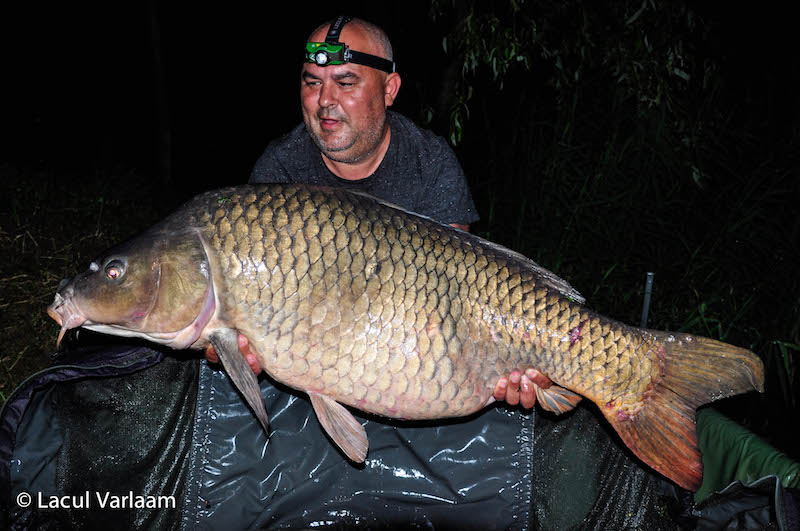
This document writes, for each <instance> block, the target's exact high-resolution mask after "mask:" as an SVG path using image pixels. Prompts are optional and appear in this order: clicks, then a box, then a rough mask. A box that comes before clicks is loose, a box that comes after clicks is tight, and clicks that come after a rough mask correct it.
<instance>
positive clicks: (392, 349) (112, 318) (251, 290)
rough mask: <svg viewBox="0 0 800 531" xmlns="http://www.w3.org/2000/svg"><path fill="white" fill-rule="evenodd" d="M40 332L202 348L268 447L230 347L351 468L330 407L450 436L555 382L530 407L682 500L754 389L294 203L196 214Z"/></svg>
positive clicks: (410, 236) (676, 338) (519, 264)
mask: <svg viewBox="0 0 800 531" xmlns="http://www.w3.org/2000/svg"><path fill="white" fill-rule="evenodd" d="M48 312H49V314H50V315H51V316H52V317H53V318H54V319H55V320H56V321H58V323H59V324H60V325H61V332H60V334H59V342H60V341H61V338H62V337H63V334H64V332H65V331H66V330H68V329H70V328H75V327H78V326H83V327H85V328H88V329H91V330H96V331H99V332H103V333H108V334H114V335H121V336H138V337H144V338H147V339H149V340H151V341H154V342H157V343H161V344H165V345H169V346H171V347H173V348H176V349H183V348H187V347H188V348H198V349H202V348H205V347H207V346H208V345H209V343H211V344H213V345H214V347H215V349H216V350H217V352H218V354H219V356H220V358H221V360H222V362H223V365H224V367H225V369H226V370H227V372H228V373H229V375H230V376H231V378H232V379H233V381H234V383H235V384H236V385H237V387H238V388H239V390H240V391H241V392H242V394H243V396H244V398H245V399H246V400H247V402H248V404H249V405H250V407H251V408H252V409H253V411H254V413H255V414H256V416H257V418H258V419H259V421H260V422H261V423H262V424H263V426H264V428H265V429H266V430H267V432H268V433H269V430H268V420H267V414H266V411H265V410H264V404H263V400H262V399H261V395H260V392H259V388H258V383H257V381H256V378H255V376H254V375H253V373H252V371H251V370H250V368H249V367H248V365H247V363H246V362H245V361H244V358H243V357H242V355H241V354H240V353H239V349H238V345H237V335H238V334H243V335H244V336H246V337H247V338H248V339H249V341H250V345H251V347H252V348H253V349H254V350H255V351H256V352H257V355H258V358H259V363H260V364H261V366H262V367H263V368H264V370H265V371H266V372H267V373H268V374H269V375H270V376H271V377H272V378H274V379H275V380H277V381H280V382H283V383H284V384H287V385H289V386H291V387H293V388H295V389H298V390H300V391H303V392H305V393H308V395H309V397H310V398H311V403H312V405H313V407H314V410H315V412H316V414H317V417H318V419H319V420H320V423H321V424H322V426H323V427H324V429H325V430H326V432H327V433H328V434H329V435H330V437H331V439H332V440H333V441H334V442H335V443H336V444H337V445H338V446H339V447H340V449H341V450H342V451H343V452H344V453H345V455H347V456H348V457H349V458H350V459H352V460H353V461H363V460H364V459H365V457H366V454H367V448H368V442H367V437H366V433H365V430H364V428H363V426H361V424H360V423H359V422H358V421H357V420H356V419H355V418H354V417H353V415H352V414H351V413H350V412H349V411H348V410H347V408H346V407H344V406H343V405H342V404H344V405H346V406H350V407H354V408H358V409H361V410H364V411H368V412H371V413H376V414H379V415H384V416H387V417H394V418H401V419H437V418H445V417H458V416H464V415H469V414H470V413H473V412H475V411H478V410H480V409H481V408H483V407H484V406H486V405H487V404H489V403H491V402H492V400H493V398H492V393H493V389H494V386H495V384H496V382H497V380H498V379H499V378H500V377H501V376H504V375H507V374H509V373H510V372H511V371H512V370H514V369H519V370H522V371H524V370H525V369H527V368H528V367H533V368H535V369H538V370H539V371H540V372H541V373H543V374H545V375H546V376H547V377H549V378H550V379H551V380H552V381H553V382H554V385H553V386H552V387H550V388H549V389H546V390H545V389H541V388H538V387H537V389H536V393H537V397H538V402H539V403H540V404H541V406H542V407H544V408H545V409H548V410H550V411H554V412H564V411H567V410H569V409H571V408H573V407H574V406H575V404H576V403H577V402H578V401H579V400H580V399H581V397H585V398H588V399H589V400H591V401H592V402H594V403H595V404H597V406H598V407H599V409H600V411H602V413H603V415H604V416H605V417H606V419H607V420H608V421H609V422H610V423H611V425H612V426H613V427H614V428H615V429H616V431H617V432H618V433H619V435H620V436H621V438H622V440H623V441H624V442H625V444H626V445H627V446H628V447H629V448H630V449H631V450H632V451H633V452H634V453H635V454H636V455H637V456H638V457H639V458H641V459H642V460H643V461H644V462H645V463H647V464H648V465H650V466H651V467H652V468H654V469H655V470H657V471H659V472H660V473H662V474H664V475H665V476H667V477H669V478H670V479H672V480H673V481H675V483H677V484H678V485H680V486H682V487H684V488H687V489H690V490H697V488H699V486H700V483H701V481H702V464H701V460H700V453H699V450H698V446H697V437H696V434H695V409H696V408H697V407H698V406H699V405H701V404H704V403H706V402H709V401H712V400H716V399H719V398H723V397H727V396H730V395H733V394H737V393H742V392H746V391H750V390H753V389H757V390H762V389H763V380H764V371H763V365H762V363H761V361H760V360H759V358H758V357H756V356H755V355H754V354H753V353H751V352H750V351H748V350H745V349H742V348H738V347H735V346H732V345H728V344H725V343H721V342H718V341H714V340H711V339H707V338H703V337H698V336H691V335H687V334H679V333H667V332H659V331H653V330H644V329H640V328H635V327H631V326H627V325H625V324H622V323H619V322H616V321H614V320H612V319H609V318H606V317H603V316H601V315H598V314H597V313H594V312H592V311H591V310H589V309H587V308H586V307H585V306H583V298H582V297H581V296H580V294H579V293H578V292H577V291H575V290H574V289H573V288H572V287H571V286H570V285H569V284H568V283H567V282H565V281H564V280H562V279H560V278H558V277H557V276H556V275H554V274H553V273H551V272H550V271H548V270H546V269H544V268H543V267H541V266H539V265H537V264H536V263H534V262H533V261H531V260H529V259H528V258H525V257H524V256H522V255H520V254H518V253H515V252H513V251H510V250H508V249H506V248H504V247H501V246H499V245H496V244H494V243H491V242H488V241H486V240H484V239H481V238H479V237H477V236H475V235H472V234H469V233H465V232H461V231H459V230H456V229H453V228H451V227H449V226H447V225H443V224H440V223H437V222H435V221H433V220H431V219H428V218H424V217H420V216H417V215H415V214H412V213H409V212H406V211H404V210H402V209H400V208H397V207H394V206H392V205H388V204H386V203H384V202H382V201H380V200H377V199H375V198H372V197H369V196H365V195H361V194H356V193H352V192H347V191H345V190H338V189H326V188H318V187H309V186H301V185H254V186H250V185H247V186H238V187H233V188H227V189H223V190H218V191H215V192H209V193H205V194H202V195H200V196H197V197H196V198H194V199H193V200H191V201H189V202H188V203H186V204H185V205H184V206H183V207H181V208H180V209H179V210H178V211H176V212H175V213H174V214H172V215H171V216H169V217H168V218H166V219H165V220H163V221H162V222H160V223H158V224H157V225H155V226H154V227H152V228H151V229H149V230H148V231H147V232H145V233H144V234H142V235H141V236H139V237H137V238H135V239H133V240H131V241H129V242H127V243H125V244H122V245H120V246H118V247H116V248H114V249H111V250H110V251H109V252H108V253H107V254H106V255H105V256H103V257H102V258H100V259H98V260H96V261H94V262H92V263H91V264H90V265H89V268H88V270H87V271H85V272H83V273H81V274H79V275H77V276H76V277H75V278H73V279H72V280H71V281H69V282H65V283H63V285H62V286H61V287H60V288H59V290H58V292H57V294H56V296H55V301H54V302H53V304H52V305H51V306H50V307H49V308H48Z"/></svg>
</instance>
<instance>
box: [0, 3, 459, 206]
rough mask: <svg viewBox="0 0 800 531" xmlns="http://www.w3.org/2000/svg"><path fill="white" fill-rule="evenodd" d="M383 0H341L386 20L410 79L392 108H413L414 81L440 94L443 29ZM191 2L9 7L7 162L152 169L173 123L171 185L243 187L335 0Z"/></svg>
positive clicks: (418, 6) (289, 122)
mask: <svg viewBox="0 0 800 531" xmlns="http://www.w3.org/2000/svg"><path fill="white" fill-rule="evenodd" d="M254 4H255V3H254ZM263 4H266V3H263ZM382 4H383V3H380V2H361V3H355V4H347V5H348V6H350V7H351V9H350V10H349V11H348V13H357V14H360V15H361V16H363V17H365V18H368V19H370V20H375V21H378V22H379V23H381V24H384V25H386V28H387V31H388V32H389V33H390V35H391V36H392V37H393V38H394V41H395V44H394V45H395V48H396V50H397V61H398V63H399V64H400V65H401V72H402V74H403V81H404V85H403V88H402V89H401V97H400V99H399V101H398V102H397V109H398V110H400V111H402V112H406V113H408V114H412V115H413V114H416V112H417V108H418V107H419V101H418V94H417V89H415V87H414V85H415V84H419V83H423V82H424V83H425V84H430V85H432V86H431V90H435V85H436V76H435V65H434V62H435V61H436V60H437V59H439V58H440V56H443V52H442V48H441V43H440V40H441V36H440V35H437V33H436V32H435V31H431V28H432V23H431V22H430V21H429V19H428V7H427V5H426V4H425V3H423V2H409V3H402V4H400V3H386V5H385V6H383V5H382ZM187 6H188V4H185V5H183V4H182V5H180V6H178V5H171V4H169V3H160V2H150V3H149V4H148V3H146V2H140V3H136V4H129V5H127V6H124V5H114V4H106V3H99V2H88V3H85V4H81V5H77V6H64V5H62V6H53V7H48V8H47V9H42V7H41V6H34V5H31V6H15V7H13V8H11V9H9V8H7V7H6V8H3V11H5V13H6V14H5V15H4V16H3V17H2V18H3V19H4V20H3V23H2V24H3V33H4V34H5V40H6V44H5V45H4V49H5V52H4V56H5V60H4V62H5V65H4V70H5V72H6V75H5V76H4V77H5V81H4V82H3V85H5V89H6V90H9V92H7V95H6V102H7V103H8V105H5V106H4V107H5V110H4V117H3V122H4V126H3V139H2V140H3V141H2V160H4V161H9V162H15V163H25V164H36V165H40V166H43V167H48V168H58V169H68V170H78V171H84V172H85V171H86V170H87V169H88V168H92V169H97V170H99V171H108V170H109V169H112V168H114V167H115V166H117V167H128V168H135V169H136V170H137V171H138V172H140V173H142V174H150V175H151V176H158V174H159V172H161V171H162V169H163V168H162V167H161V166H160V162H161V161H160V157H161V152H160V149H162V146H161V145H159V141H160V138H159V131H160V127H162V126H163V125H165V123H164V122H163V120H164V119H167V120H168V122H167V124H168V126H169V129H170V132H171V136H172V142H173V143H172V152H171V159H172V176H173V178H174V180H175V183H176V184H179V185H186V186H192V187H193V189H194V190H193V191H194V192H197V191H199V190H200V189H202V188H205V187H208V186H211V185H219V184H223V183H241V182H245V181H246V180H247V177H248V176H249V172H250V169H251V168H252V166H253V164H254V163H255V160H256V159H257V158H258V156H259V155H260V154H261V152H262V151H263V149H264V147H266V144H267V143H268V142H269V140H271V139H273V138H275V137H277V136H279V135H281V134H284V133H286V132H288V131H289V130H290V129H291V128H292V127H293V126H294V125H296V124H298V123H299V122H300V121H301V120H302V117H301V115H300V110H299V93H298V87H299V72H300V63H299V58H300V56H301V54H302V52H303V50H304V45H305V41H306V37H307V36H308V34H309V33H310V31H311V30H313V28H314V27H316V25H317V24H319V23H320V22H322V21H324V20H326V19H327V18H330V17H333V16H336V14H337V13H338V12H339V10H340V9H342V8H341V7H340V6H341V4H333V3H331V4H328V5H326V6H323V5H320V4H319V3H314V2H311V3H305V2H297V3H284V4H283V5H281V7H280V11H281V13H282V15H280V16H279V15H278V14H277V13H276V10H275V9H273V8H270V7H267V6H266V5H260V6H253V5H248V6H246V7H245V6H238V7H237V6H231V5H226V6H225V7H222V6H220V5H216V6H215V5H213V4H206V5H204V6H202V7H198V6H195V7H187ZM330 6H334V7H330ZM369 6H372V7H369ZM9 11H10V13H9ZM154 31H155V32H156V33H154ZM154 36H155V37H156V39H157V40H155V39H154ZM155 47H157V48H158V50H157V51H156V49H154V48H155ZM158 60H160V61H161V65H162V66H161V68H160V69H159V68H158V66H157V65H158V63H157V61H158ZM431 71H432V72H434V76H433V78H431V77H429V75H428V74H429V73H430V72H431ZM162 75H163V78H161V77H159V76H162ZM162 79H163V84H162ZM162 91H163V92H162ZM163 105H166V107H162V106H163ZM159 120H162V121H161V122H160V121H159ZM87 167H88V168H87ZM87 177H88V176H87Z"/></svg>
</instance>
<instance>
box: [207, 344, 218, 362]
mask: <svg viewBox="0 0 800 531" xmlns="http://www.w3.org/2000/svg"><path fill="white" fill-rule="evenodd" d="M206 359H207V360H208V361H209V362H211V363H219V356H217V351H216V350H214V345H208V348H207V349H206Z"/></svg>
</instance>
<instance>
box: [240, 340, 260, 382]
mask: <svg viewBox="0 0 800 531" xmlns="http://www.w3.org/2000/svg"><path fill="white" fill-rule="evenodd" d="M238 343H239V350H240V351H241V353H242V356H244V359H246V360H247V364H248V365H250V370H252V371H253V372H254V373H255V374H256V375H258V374H260V373H261V365H260V364H259V363H258V358H257V357H256V354H255V352H253V349H252V347H250V341H248V339H247V337H245V336H243V335H242V334H239V338H238Z"/></svg>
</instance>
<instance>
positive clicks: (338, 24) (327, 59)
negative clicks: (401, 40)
mask: <svg viewBox="0 0 800 531" xmlns="http://www.w3.org/2000/svg"><path fill="white" fill-rule="evenodd" d="M349 20H350V17H346V16H344V15H340V16H339V17H337V18H336V20H335V21H334V22H333V24H331V27H330V29H329V30H328V34H327V35H326V36H325V42H308V43H306V53H305V61H306V63H314V64H316V65H317V66H328V65H341V64H344V63H354V64H357V65H364V66H369V67H371V68H376V69H378V70H382V71H384V72H386V73H389V74H391V73H392V72H394V71H395V64H394V62H392V61H389V60H387V59H384V58H382V57H378V56H377V55H372V54H369V53H362V52H357V51H355V50H351V49H350V48H349V47H348V46H347V45H346V44H345V43H343V42H339V35H340V34H341V33H342V27H343V26H344V25H345V24H346V23H347V22H348V21H349Z"/></svg>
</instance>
